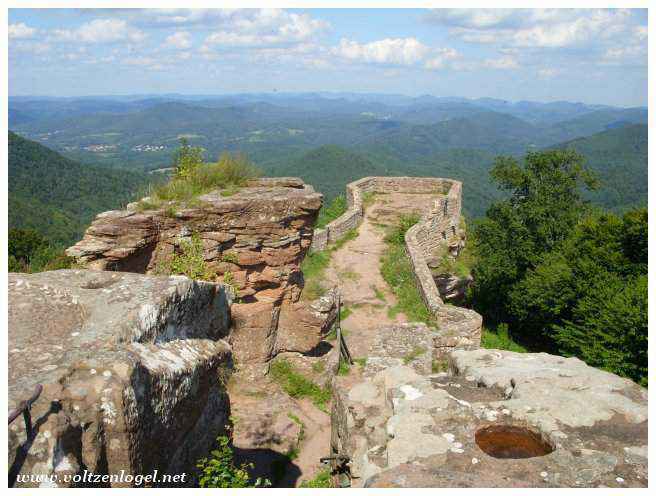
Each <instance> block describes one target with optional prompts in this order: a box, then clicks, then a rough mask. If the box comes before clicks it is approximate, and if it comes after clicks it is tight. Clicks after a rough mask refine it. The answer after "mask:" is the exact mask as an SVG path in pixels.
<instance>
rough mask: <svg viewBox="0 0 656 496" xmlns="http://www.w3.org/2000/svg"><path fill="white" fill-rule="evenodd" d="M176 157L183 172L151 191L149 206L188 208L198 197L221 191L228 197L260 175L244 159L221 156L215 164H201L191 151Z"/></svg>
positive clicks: (195, 153) (189, 149) (242, 157)
mask: <svg viewBox="0 0 656 496" xmlns="http://www.w3.org/2000/svg"><path fill="white" fill-rule="evenodd" d="M176 153H177V155H176V157H177V158H176V160H181V161H182V162H181V164H182V165H181V167H182V169H179V173H176V175H175V176H174V177H173V179H171V180H170V181H169V182H168V183H166V184H162V185H160V186H158V187H156V188H155V189H154V191H153V193H152V195H151V196H150V198H149V200H148V203H149V205H150V206H160V205H162V204H163V203H165V202H173V203H174V204H182V205H189V203H190V202H193V201H194V200H196V199H197V198H198V197H199V196H200V195H203V194H205V193H209V192H210V191H214V190H222V191H221V195H222V196H231V195H233V194H235V193H236V192H237V191H239V188H241V187H242V186H244V185H245V184H246V183H247V182H248V181H249V180H251V179H253V178H256V177H258V176H259V174H260V171H259V170H258V169H257V168H256V167H255V166H254V165H253V164H252V163H251V162H250V161H249V160H248V159H247V158H246V157H245V156H244V155H240V154H235V155H233V154H230V153H228V152H224V153H223V154H221V156H220V157H219V160H218V161H217V162H215V163H212V164H203V163H200V162H198V160H199V156H198V153H197V152H194V151H193V147H188V149H187V151H184V150H179V151H178V152H176ZM178 156H181V157H182V158H178ZM176 170H178V169H176Z"/></svg>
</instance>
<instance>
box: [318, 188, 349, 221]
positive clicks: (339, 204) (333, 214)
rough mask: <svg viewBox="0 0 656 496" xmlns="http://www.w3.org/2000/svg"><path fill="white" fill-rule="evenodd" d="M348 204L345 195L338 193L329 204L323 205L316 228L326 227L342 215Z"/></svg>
mask: <svg viewBox="0 0 656 496" xmlns="http://www.w3.org/2000/svg"><path fill="white" fill-rule="evenodd" d="M347 208H348V205H347V204H346V198H345V197H344V195H338V196H336V197H335V198H333V200H332V201H331V202H330V204H329V205H328V206H323V207H321V210H320V211H319V217H318V218H317V224H316V226H315V227H316V228H318V229H321V228H324V227H326V226H327V225H328V224H329V223H331V222H332V221H334V220H335V219H337V218H338V217H340V216H341V215H342V214H343V213H344V212H346V209H347Z"/></svg>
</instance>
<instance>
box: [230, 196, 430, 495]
mask: <svg viewBox="0 0 656 496" xmlns="http://www.w3.org/2000/svg"><path fill="white" fill-rule="evenodd" d="M431 198H433V195H426V194H402V193H393V194H383V195H377V196H376V197H375V198H374V202H373V203H372V204H371V205H369V206H368V208H367V209H366V213H365V218H364V220H363V222H362V224H361V225H360V226H359V227H358V237H357V238H355V239H353V240H351V241H348V242H346V243H345V244H344V245H343V246H342V247H341V248H340V249H339V250H336V251H334V252H333V253H332V257H331V263H330V266H329V267H328V269H327V270H326V273H325V281H324V282H323V284H324V286H325V287H327V288H330V287H334V286H338V287H339V289H340V291H341V294H342V301H343V303H344V307H345V308H348V309H350V311H351V313H350V315H349V316H348V317H347V318H346V319H344V320H343V321H342V329H344V330H345V331H346V333H345V337H346V340H347V343H348V346H349V349H350V351H351V354H352V356H353V357H354V358H364V357H366V356H367V354H368V352H369V348H370V347H371V346H372V344H374V342H375V338H376V335H377V332H378V330H379V329H380V328H382V327H387V326H392V325H395V324H396V325H398V324H402V323H404V322H406V317H405V315H403V314H402V313H399V314H396V315H395V316H394V317H392V316H390V314H389V310H390V308H392V307H393V306H394V305H395V304H396V298H395V297H394V294H393V293H392V292H391V290H390V289H389V287H388V286H387V283H386V282H385V280H384V279H383V277H382V275H381V273H380V258H381V256H382V255H383V253H384V250H385V240H384V238H385V234H386V231H387V229H388V227H389V226H393V225H394V224H396V222H397V221H398V218H399V215H401V214H410V213H413V212H415V213H420V212H422V211H424V210H427V209H428V208H429V207H430V203H431ZM327 346H328V349H329V348H330V346H329V345H327ZM284 358H285V359H288V360H290V361H291V362H292V363H293V365H294V368H295V369H296V370H297V371H298V372H299V373H301V374H303V375H304V376H306V377H308V378H309V379H311V380H313V381H314V382H315V383H317V384H322V385H323V384H324V383H325V382H326V381H329V379H330V377H329V374H328V372H327V371H326V370H322V371H321V372H317V368H316V365H317V364H318V362H324V361H325V356H320V357H308V356H303V355H300V354H285V357H284ZM360 373H361V370H360V367H358V366H355V367H352V369H351V372H350V373H349V379H351V378H352V379H353V380H354V381H357V380H358V379H359V377H360ZM230 398H231V403H232V414H233V419H234V421H235V428H234V444H235V447H236V451H237V453H236V454H237V460H238V461H239V462H247V463H254V464H255V466H256V471H255V475H256V476H262V477H267V478H269V479H272V480H273V478H275V477H273V472H275V468H272V465H273V464H275V463H281V461H282V460H284V453H286V452H289V450H290V448H292V447H294V446H296V447H297V456H296V457H295V458H294V460H293V461H292V462H291V463H288V464H287V465H286V466H284V471H285V474H284V477H282V478H281V479H278V480H277V481H276V484H275V485H276V486H278V487H295V486H299V485H300V484H301V482H302V481H307V480H310V479H313V478H314V477H315V476H316V475H317V473H318V472H319V471H320V470H321V469H322V468H323V467H322V466H321V465H320V463H319V458H320V457H322V456H328V455H329V450H330V416H329V415H328V414H327V413H326V412H323V411H321V410H319V409H318V408H317V407H316V406H315V405H313V404H312V402H310V401H309V400H306V399H303V400H295V399H293V398H290V397H289V396H287V395H286V394H285V393H284V392H282V391H281V390H280V388H279V386H278V385H277V384H275V383H273V382H271V381H270V380H269V379H265V380H262V381H261V382H260V383H258V384H253V383H252V381H242V380H240V379H239V378H236V381H232V386H231V388H230ZM290 414H291V415H290ZM292 416H294V417H296V419H298V420H300V422H301V423H302V425H303V435H302V436H300V426H299V424H298V422H296V421H295V420H293V419H292V418H291V417H292Z"/></svg>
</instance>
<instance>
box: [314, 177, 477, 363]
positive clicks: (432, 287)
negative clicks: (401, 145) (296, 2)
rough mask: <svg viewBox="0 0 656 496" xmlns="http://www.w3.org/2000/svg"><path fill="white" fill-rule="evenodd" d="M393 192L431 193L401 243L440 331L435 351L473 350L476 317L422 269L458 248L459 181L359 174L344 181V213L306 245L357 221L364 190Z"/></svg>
mask: <svg viewBox="0 0 656 496" xmlns="http://www.w3.org/2000/svg"><path fill="white" fill-rule="evenodd" d="M394 192H397V193H415V194H435V201H434V203H433V205H432V207H431V209H430V210H429V211H427V212H424V213H423V214H422V216H421V219H420V220H419V222H418V223H417V224H415V225H414V226H413V227H411V228H410V229H409V230H408V232H407V233H406V237H405V241H406V252H407V254H408V257H409V258H410V262H411V264H412V268H413V271H414V274H415V279H416V282H417V287H418V289H419V292H420V293H421V296H422V299H423V300H424V303H425V304H426V307H427V308H428V309H429V310H430V312H431V313H432V314H433V315H435V316H436V317H437V320H438V322H439V324H440V331H441V332H440V333H439V338H436V342H435V349H436V350H438V351H437V352H436V354H437V355H438V356H439V355H442V354H443V353H446V351H448V350H449V349H451V348H454V347H462V348H468V349H469V348H477V347H478V346H480V335H481V328H482V318H481V316H480V315H478V314H477V313H476V312H474V311H472V310H468V309H466V308H459V307H454V306H452V305H447V304H445V303H444V301H442V298H441V297H440V292H439V290H438V288H437V285H436V284H435V280H434V279H433V275H432V273H431V270H430V268H429V267H428V261H429V260H430V259H436V258H437V259H439V258H440V257H441V256H443V255H444V254H445V253H446V252H450V253H452V254H457V253H458V252H459V250H460V249H461V248H462V244H463V239H464V234H465V233H464V232H463V231H462V229H461V228H460V225H461V220H460V214H461V208H462V183H461V182H460V181H454V180H452V179H442V178H428V177H365V178H362V179H360V180H358V181H354V182H352V183H349V184H348V185H347V186H346V200H347V205H348V208H347V211H346V212H345V213H344V214H343V215H342V216H340V217H339V218H337V219H335V220H334V221H332V222H331V223H330V224H328V225H327V226H326V227H325V228H324V229H316V230H315V231H314V236H313V240H312V249H313V250H315V251H320V250H323V249H326V248H327V247H328V245H329V244H330V243H334V242H335V241H337V240H338V239H340V238H341V237H342V236H344V235H345V234H346V233H347V232H348V231H350V230H351V229H353V228H355V227H357V226H358V225H359V224H360V222H361V221H362V218H363V217H364V206H363V199H364V195H365V194H366V193H379V194H385V193H394Z"/></svg>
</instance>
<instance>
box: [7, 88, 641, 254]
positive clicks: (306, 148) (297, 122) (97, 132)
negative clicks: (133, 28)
mask: <svg viewBox="0 0 656 496" xmlns="http://www.w3.org/2000/svg"><path fill="white" fill-rule="evenodd" d="M9 122H10V128H11V129H12V130H13V131H15V132H16V133H18V134H20V135H22V136H23V137H25V138H29V140H33V141H28V140H25V139H22V138H20V137H19V136H17V135H13V134H11V133H10V225H12V226H14V225H30V226H37V227H38V228H39V229H41V230H42V231H45V232H47V233H48V235H50V236H54V237H55V238H57V240H58V241H62V242H64V241H65V240H66V242H68V241H69V240H71V239H72V238H74V237H75V236H77V235H79V233H80V232H81V231H80V230H81V229H82V227H83V226H84V225H86V223H87V222H88V219H90V218H91V215H93V213H96V212H97V211H100V210H102V209H107V208H115V207H116V206H117V205H118V204H119V203H120V202H121V201H125V200H127V199H128V198H129V197H130V195H131V194H133V193H134V192H135V191H137V190H138V189H139V188H143V186H144V184H146V183H147V181H148V179H152V178H153V176H152V175H146V174H143V172H145V171H150V170H154V169H158V168H162V167H166V166H168V165H169V164H170V160H171V154H172V153H173V151H174V150H175V148H176V147H177V146H178V143H179V139H180V137H183V136H184V137H186V138H188V139H189V141H190V142H191V144H193V145H196V146H201V147H203V148H204V149H205V154H206V158H207V159H209V160H212V159H214V158H215V157H217V156H218V155H219V154H220V153H221V152H222V151H224V150H232V151H241V152H245V153H246V154H247V155H248V156H249V157H250V158H251V159H252V160H253V161H254V162H255V163H256V164H257V165H259V166H260V167H261V168H262V169H263V170H264V171H265V173H266V174H269V175H278V176H282V175H294V176H301V177H303V178H304V179H305V180H306V181H307V182H309V183H311V184H313V185H314V186H315V187H317V189H319V190H320V191H322V192H324V194H325V195H326V198H327V200H330V199H331V198H332V197H334V196H335V195H337V194H340V193H342V192H343V191H344V186H345V185H346V183H348V182H350V181H352V180H354V179H357V178H359V177H362V176H365V175H429V176H442V177H453V178H456V179H460V180H463V181H464V183H465V189H464V208H465V211H466V213H467V214H468V215H470V216H473V217H478V216H480V215H482V214H483V213H484V212H485V209H486V208H487V206H488V205H489V204H490V202H491V201H492V200H493V199H494V198H498V197H499V192H498V191H497V190H496V188H495V187H494V186H493V185H492V184H491V183H490V180H489V174H488V171H489V168H490V166H491V164H492V163H493V161H494V157H495V156H496V155H499V154H510V155H514V156H517V157H520V156H521V155H523V154H524V153H525V152H526V151H527V150H539V149H546V148H555V147H571V148H574V149H576V150H578V151H580V152H581V153H583V154H584V155H585V156H586V157H587V159H588V163H589V165H590V166H591V168H592V169H594V170H595V171H597V173H598V175H599V176H600V178H601V180H602V182H603V187H602V189H600V190H599V191H597V192H595V193H593V194H591V195H590V199H591V200H593V201H594V202H595V203H597V204H600V205H603V206H605V207H608V208H612V209H615V210H623V209H625V208H628V207H630V206H632V205H637V204H646V198H647V126H646V124H647V109H646V108H642V107H639V108H616V107H610V106H605V105H587V104H582V103H572V102H551V103H539V102H508V101H504V100H497V99H490V98H480V99H464V98H437V97H433V96H428V95H426V96H420V97H407V96H403V95H378V94H353V93H302V94H293V93H278V94H276V93H273V94H241V95H225V96H207V95H195V96H183V95H173V94H172V95H137V96H126V97H86V98H63V99H60V98H38V97H11V98H10V99H9ZM39 143H40V144H41V145H45V146H47V147H48V148H51V149H52V150H54V151H56V152H58V153H59V154H61V155H59V154H58V153H55V152H54V151H51V150H47V149H45V148H43V147H40V146H39ZM12 150H13V151H12ZM16 150H22V152H21V154H18V153H17V152H16ZM62 155H63V156H62ZM64 157H66V158H64ZM82 164H90V165H82ZM112 169H119V170H112ZM126 169H128V170H129V171H130V172H128V171H126ZM102 185H104V186H102ZM31 205H36V208H34V207H31ZM44 209H45V210H47V211H48V212H50V213H51V214H52V215H50V217H48V218H46V217H47V216H43V215H39V214H38V212H39V210H41V211H44Z"/></svg>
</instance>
